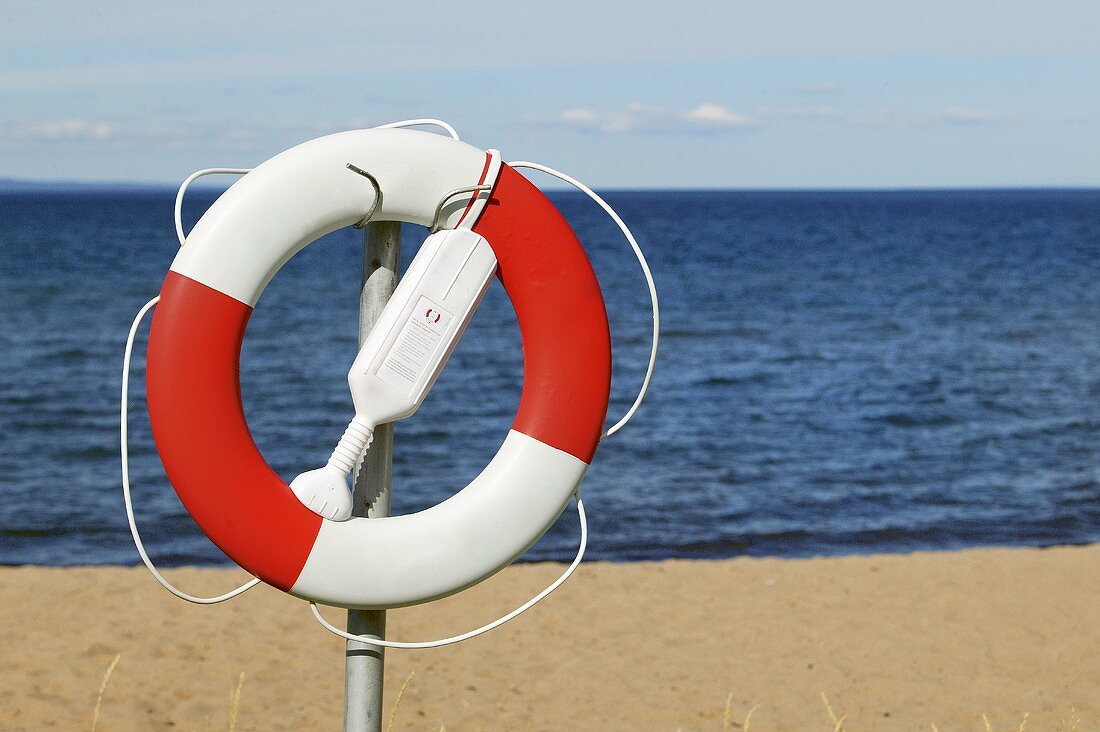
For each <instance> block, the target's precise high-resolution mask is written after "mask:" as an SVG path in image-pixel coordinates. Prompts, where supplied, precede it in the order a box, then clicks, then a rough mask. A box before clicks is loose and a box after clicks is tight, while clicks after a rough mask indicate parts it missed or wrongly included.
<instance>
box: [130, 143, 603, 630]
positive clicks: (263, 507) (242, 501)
mask: <svg viewBox="0 0 1100 732" xmlns="http://www.w3.org/2000/svg"><path fill="white" fill-rule="evenodd" d="M348 162H352V163H355V164H356V165H358V166H361V167H362V168H364V169H368V170H370V171H371V172H372V173H373V174H374V176H375V177H376V178H377V181H378V184H379V186H380V187H381V189H382V191H383V194H384V195H383V196H382V199H381V206H380V208H379V210H378V211H376V212H375V214H374V216H373V219H374V220H388V221H407V222H412V223H417V224H422V225H430V224H431V223H432V220H433V217H434V216H435V215H436V206H437V204H438V203H439V202H440V200H441V199H442V198H444V196H445V195H447V194H448V193H449V192H451V191H453V190H454V189H457V188H462V187H469V186H471V185H473V184H478V183H483V182H484V181H486V180H491V181H493V182H494V187H493V189H492V191H491V194H490V193H483V194H478V193H474V194H470V195H466V196H465V197H460V198H458V199H456V200H455V202H454V203H453V204H451V205H448V206H447V207H445V208H444V209H443V216H442V221H443V224H444V226H445V227H452V226H455V225H457V224H458V222H459V221H465V223H466V225H469V223H470V221H474V222H475V223H474V224H473V230H474V231H475V232H476V233H478V234H480V235H481V236H483V237H485V239H486V240H488V242H489V244H490V245H491V247H492V249H493V252H494V253H495V255H496V257H497V260H498V265H499V269H498V276H499V278H500V280H501V282H502V284H503V285H504V289H505V291H506V292H507V294H508V296H509V298H510V299H511V302H512V305H513V307H514V308H515V311H516V316H517V320H518V322H519V327H520V331H521V334H522V341H523V357H524V382H523V392H522V396H521V399H520V404H519V408H518V411H517V414H516V418H515V422H514V423H513V425H512V429H511V430H510V431H509V433H508V435H507V437H506V438H505V440H504V443H503V445H502V446H501V448H500V450H499V451H498V452H497V454H496V455H495V457H494V458H493V459H492V460H491V461H490V462H489V464H488V465H487V466H486V468H485V469H484V470H483V471H482V473H481V474H480V475H478V476H477V477H476V478H475V479H474V480H473V481H472V482H471V483H470V484H469V485H467V486H466V487H465V488H463V489H462V490H460V491H459V492H458V493H457V494H455V495H454V496H452V497H451V498H449V499H447V500H446V501H443V502H442V503H440V504H438V505H436V506H433V507H432V508H429V509H427V510H424V511H421V512H419V513H415V514H410V515H405V516H396V517H392V518H381V519H365V518H353V519H350V520H347V521H329V520H326V519H323V518H321V517H320V516H318V515H317V514H315V513H313V512H312V511H310V510H308V509H307V508H306V507H305V506H303V505H302V503H301V502H299V500H298V499H297V498H296V497H295V496H294V494H293V493H292V492H291V489H290V487H289V486H288V485H287V484H286V483H285V482H284V481H283V480H282V478H280V477H279V476H278V475H276V474H275V472H274V471H273V470H272V469H271V468H270V467H269V466H268V465H267V463H266V462H265V461H264V459H263V457H262V456H261V455H260V453H259V450H258V449H257V448H256V445H255V443H254V441H253V440H252V436H251V434H250V433H249V430H248V425H247V424H246V422H245V418H244V412H243V408H242V404H241V394H240V377H239V361H240V348H241V343H242V340H243V337H244V332H245V327H246V325H247V323H248V319H249V316H250V315H251V313H252V309H253V307H254V306H255V304H256V302H257V300H258V299H259V297H260V294H261V293H262V292H263V290H264V287H265V286H266V285H267V283H268V282H269V281H270V280H271V278H272V277H273V276H274V275H275V273H276V272H277V271H278V270H279V268H280V267H281V266H282V265H283V264H284V263H285V262H286V261H287V260H288V259H289V258H290V257H291V256H293V255H294V254H295V253H296V252H298V251H299V250H301V249H302V248H303V247H305V246H306V245H307V244H309V243H310V242H312V241H313V240H315V239H317V238H318V237H320V236H322V235H324V234H326V233H329V232H331V231H334V230H336V229H339V228H342V227H344V226H348V225H351V224H354V223H356V222H357V221H359V220H361V219H362V218H363V215H364V212H365V210H366V209H367V208H368V207H369V204H370V202H371V196H372V195H373V193H372V190H371V188H370V187H369V186H368V185H367V184H366V182H365V181H364V179H363V178H361V177H359V176H356V175H351V174H349V173H348V171H347V170H346V167H345V166H346V164H347V163H348ZM498 166H499V170H496V168H498ZM146 382H147V392H148V405H149V415H150V421H151V424H152V429H153V436H154V440H155V442H156V447H157V450H158V452H159V453H160V457H161V460H162V462H163V464H164V467H165V469H166V471H167V474H168V477H169V480H170V481H171V483H172V485H173V487H174V488H175V490H176V492H177V493H178V495H179V497H180V499H181V500H182V502H183V504H184V506H185V507H186V508H187V510H188V512H189V513H190V514H191V516H192V517H193V518H194V519H195V521H196V522H197V523H198V524H199V526H200V527H201V528H202V530H203V531H204V532H205V534H206V535H207V536H208V537H209V538H210V539H211V540H212V541H213V542H214V543H215V544H216V545H217V546H218V547H219V548H221V550H222V551H224V552H225V553H226V554H227V555H228V556H229V557H230V558H232V559H233V560H234V561H235V562H237V563H238V564H239V565H240V566H242V567H243V568H244V569H246V570H247V571H249V572H250V573H252V574H253V575H255V576H257V577H259V578H261V579H263V580H264V581H265V582H267V583H269V584H271V585H273V586H275V587H278V588H279V589H282V590H285V591H287V592H289V593H291V594H293V595H296V596H298V597H302V598H305V599H308V600H313V601H316V602H321V603H324V604H329V605H337V606H343V607H356V608H386V607H400V606H404V605H411V604H416V603H420V602H426V601H428V600H432V599H436V598H440V597H444V596H446V595H449V594H452V593H454V592H458V591H459V590H462V589H464V588H466V587H469V586H471V585H473V584H475V583H477V582H478V581H480V580H482V579H484V578H485V577H487V576H489V575H491V574H493V573H494V572H496V571H498V570H500V569H501V568H503V567H504V566H507V565H508V564H509V563H511V562H512V561H514V560H515V559H516V558H517V557H518V556H519V555H521V554H522V553H523V552H524V551H526V550H527V549H528V548H529V547H530V546H531V545H532V544H533V543H534V542H535V541H537V540H538V539H539V537H541V536H542V534H543V533H545V531H546V530H547V529H548V528H549V526H550V525H551V524H552V523H553V522H554V520H555V519H556V518H557V517H558V516H559V515H560V514H561V512H562V511H563V510H564V508H565V506H566V504H567V503H568V501H569V499H570V497H571V495H572V494H573V493H574V492H575V491H576V489H577V487H578V485H579V484H580V481H581V480H582V478H583V477H584V474H585V471H586V470H587V468H588V464H589V462H590V461H591V459H592V456H593V454H594V453H595V450H596V447H597V445H598V444H599V440H600V437H601V432H602V428H603V422H604V418H605V416H606V412H607V404H608V397H609V391H610V382H611V343H610V334H609V328H608V322H607V314H606V311H605V309H604V302H603V297H602V295H601V293H600V288H599V284H598V282H597V280H596V277H595V273H594V272H593V270H592V267H591V264H590V263H589V261H588V258H587V256H586V255H585V253H584V251H583V249H582V248H581V245H580V242H579V241H578V240H577V238H576V236H575V235H574V233H573V232H572V230H571V229H570V227H569V225H568V224H567V223H566V221H565V219H564V218H563V217H562V216H561V214H560V213H559V212H558V211H557V209H556V208H555V207H554V205H553V204H552V203H551V202H550V201H549V200H548V199H547V198H546V197H545V196H544V195H543V194H542V193H541V192H540V191H539V190H538V189H537V188H536V187H535V186H534V185H532V184H531V183H530V182H528V181H527V179H526V178H524V177H523V176H522V175H520V174H519V173H517V172H516V171H515V170H513V169H512V168H510V167H508V166H507V165H502V164H500V163H499V159H497V158H494V156H492V155H490V154H488V153H486V152H485V151H483V150H479V149H477V148H475V147H472V146H470V145H468V144H466V143H463V142H458V141H455V140H451V139H448V138H444V137H441V136H438V135H433V134H430V133H426V132H417V131H411V130H400V129H375V130H358V131H353V132H344V133H340V134H336V135H330V136H327V137H322V138H319V139H317V140H313V141H311V142H307V143H305V144H302V145H299V146H297V147H295V148H292V149H290V150H288V151H286V152H284V153H281V154H280V155H277V156H275V157H274V158H272V159H270V160H268V161H267V162H265V163H263V164H262V165H260V166H259V167H258V168H256V169H255V170H254V171H252V172H251V173H249V174H247V175H246V176H245V177H243V178H242V179H240V180H239V181H238V182H237V183H235V184H234V185H233V186H232V187H231V188H230V189H229V190H227V191H226V192H225V193H224V194H223V195H222V196H221V197H220V198H219V199H218V200H217V201H216V202H215V203H214V204H213V206H211V208H210V209H209V210H208V211H207V212H206V214H205V215H204V216H203V217H202V219H201V220H200V221H199V222H198V224H196V226H195V228H194V230H193V231H192V232H191V234H190V235H189V236H188V237H187V243H186V246H184V247H182V248H181V249H180V252H179V254H178V255H177V256H176V258H175V260H174V261H173V263H172V266H171V268H170V271H169V273H168V275H167V277H166V279H165V281H164V285H163V287H162V289H161V293H160V302H159V304H158V305H157V309H156V312H155V315H154V317H153V325H152V330H151V333H150V336H149V346H148V359H147V366H146Z"/></svg>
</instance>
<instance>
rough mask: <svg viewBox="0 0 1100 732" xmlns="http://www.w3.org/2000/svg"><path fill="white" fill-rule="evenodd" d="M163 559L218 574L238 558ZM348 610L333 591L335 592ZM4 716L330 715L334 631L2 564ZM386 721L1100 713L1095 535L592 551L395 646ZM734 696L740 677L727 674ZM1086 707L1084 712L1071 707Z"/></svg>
mask: <svg viewBox="0 0 1100 732" xmlns="http://www.w3.org/2000/svg"><path fill="white" fill-rule="evenodd" d="M559 571H560V567H559V566H557V565H552V564H535V565H522V566H518V567H513V568H510V569H508V570H506V571H505V572H503V573H501V574H500V575H498V576H497V577H494V578H493V579H492V580H490V581H489V582H487V583H485V584H483V585H482V586H480V587H477V588H474V589H473V590H470V591H468V592H466V593H463V594H462V595H460V596H458V597H454V598H450V599H448V600H445V601H443V602H440V603H437V604H435V605H431V606H427V607H421V608H411V609H405V610H398V611H394V612H392V613H391V614H390V633H391V636H392V637H396V638H401V639H427V638H433V637H440V636H443V635H449V634H452V633H455V632H458V631H461V630H466V629H468V628H471V627H474V626H476V625H478V624H480V623H483V622H485V621H487V620H490V619H492V618H494V617H496V616H497V615H498V614H499V613H501V612H503V611H506V610H508V609H511V608H512V607H513V606H515V605H517V604H519V603H520V602H522V601H523V600H524V599H526V598H527V597H528V596H529V595H530V594H532V592H533V591H535V590H537V589H538V588H540V587H541V586H543V584H544V583H546V582H548V581H549V580H550V579H552V578H553V577H554V576H556V574H557V573H558V572H559ZM170 576H171V578H172V579H173V580H174V581H176V582H178V583H179V584H181V585H183V586H184V587H186V588H189V589H190V590H192V591H195V592H210V593H213V592H221V591H224V590H225V589H228V588H229V587H230V586H232V585H233V583H234V582H236V581H238V580H239V579H240V578H241V577H242V573H241V572H239V571H235V570H233V571H231V570H210V569H182V570H177V571H173V572H170ZM329 617H330V618H334V619H335V618H339V617H341V614H340V612H339V611H330V612H329ZM0 618H2V621H3V625H4V628H5V630H6V634H7V637H6V639H5V642H4V644H3V646H2V648H3V651H2V653H3V657H2V659H0V661H2V670H0V729H4V730H39V729H49V728H57V729H66V730H69V729H88V728H89V727H90V725H91V720H92V713H93V708H94V706H95V702H96V696H97V691H98V689H99V686H100V682H101V679H102V677H103V674H104V671H105V670H106V668H107V666H108V664H109V663H110V662H111V660H112V659H113V658H114V657H115V655H116V654H121V659H120V661H119V663H118V665H117V667H116V669H115V671H114V673H113V675H112V677H111V679H110V682H109V684H108V686H107V689H106V692H105V694H104V696H103V700H102V707H101V710H100V720H99V729H100V730H145V729H169V728H171V729H200V730H201V729H203V728H204V726H205V725H207V724H209V725H210V727H211V728H213V729H225V728H226V727H227V723H228V709H229V696H230V691H231V689H232V688H233V687H234V686H235V685H236V684H237V681H238V678H239V674H241V673H244V682H243V685H242V687H241V690H240V702H239V706H238V718H237V729H239V730H271V729H296V730H302V729H325V730H337V729H340V728H341V721H342V716H341V715H342V695H343V644H342V641H340V640H339V639H337V638H335V637H333V636H331V635H329V634H328V633H326V632H325V631H323V630H322V629H321V628H320V627H319V626H317V625H316V624H315V623H314V621H313V620H312V618H311V617H310V615H309V611H308V607H307V606H306V605H305V604H304V603H301V602H299V601H297V600H294V599H292V598H290V597H288V596H286V595H283V594H282V593H280V592H278V591H275V590H272V589H270V588H268V587H266V586H261V587H259V588H256V589H255V590H253V591H252V592H250V593H248V594H246V595H245V596H243V597H241V598H239V599H237V600H235V601H232V602H230V603H228V604H225V605H220V606H214V607H198V606H193V605H188V604H185V603H183V602H180V601H178V600H175V599H174V598H173V597H171V596H170V595H168V594H167V593H166V592H164V591H163V590H162V589H161V588H160V587H159V586H158V585H156V584H155V583H154V581H153V580H152V579H151V578H150V577H149V576H148V575H147V574H146V573H145V570H144V569H141V568H118V567H106V568H78V569H53V568H40V567H19V568H3V569H0ZM387 657H388V661H387V663H388V675H387V678H386V694H387V697H386V699H387V701H386V709H385V714H386V715H387V716H388V715H389V713H390V709H391V707H392V704H393V700H394V698H395V696H396V694H397V690H398V688H399V687H400V685H401V683H402V681H404V680H405V678H406V677H407V675H408V674H409V673H410V672H411V671H415V672H416V673H415V676H414V677H413V679H412V681H411V682H410V683H409V685H408V688H407V690H406V691H405V694H404V697H403V699H402V701H401V703H400V705H399V707H398V709H397V712H396V717H395V720H394V729H400V730H406V729H407V730H414V729H415V730H438V729H440V727H441V726H442V725H446V729H447V730H450V731H452V732H454V731H457V730H478V729H484V730H669V732H672V731H674V730H677V729H683V730H685V731H686V730H720V729H722V726H723V717H724V712H725V707H726V701H727V698H729V700H730V711H731V717H732V719H731V720H730V723H729V729H732V730H740V729H742V728H743V727H742V725H743V723H744V719H745V715H746V714H747V712H748V711H749V710H750V708H752V707H753V706H754V705H757V704H759V706H758V707H757V708H756V711H755V713H754V714H753V716H752V719H751V727H752V729H753V730H833V729H834V728H835V726H836V725H835V724H834V723H833V722H832V721H831V720H830V718H829V713H828V711H827V710H826V708H825V705H824V704H823V702H822V700H821V694H822V692H824V694H825V695H826V696H827V698H828V700H829V702H830V704H831V706H832V708H833V710H834V711H835V713H836V715H837V716H838V717H839V716H841V715H846V717H845V720H844V724H843V728H844V729H846V730H853V731H858V730H931V729H932V724H933V723H935V724H936V725H937V726H938V729H939V730H941V731H942V732H951V731H953V730H975V731H976V732H981V731H982V730H984V729H985V726H984V722H983V720H982V716H981V715H982V714H983V713H985V714H986V715H987V716H988V719H989V721H990V724H991V726H992V728H993V729H995V730H1007V729H1011V730H1016V729H1017V728H1018V727H1019V724H1020V721H1021V719H1022V718H1023V716H1024V714H1025V713H1027V714H1029V715H1030V717H1029V719H1028V723H1027V729H1028V730H1061V729H1067V730H1068V729H1073V728H1074V724H1076V729H1078V730H1090V729H1100V545H1096V546H1091V547H1080V548H1073V547H1068V548H1056V549H1043V550H1040V549H983V550H970V551H962V552H954V553H923V554H914V555H892V556H864V557H844V558H829V559H806V560H781V559H733V560H728V561H706V562H687V561H670V562H658V563H639V564H605V563H592V564H586V565H584V566H583V567H582V568H581V570H580V571H579V572H578V574H577V576H576V577H575V578H574V579H573V580H571V581H570V583H568V584H566V585H565V586H564V587H563V588H562V589H561V590H559V591H558V593H557V594H555V595H553V596H551V597H550V598H549V599H548V600H547V601H546V602H544V603H543V604H542V605H540V606H539V607H537V608H535V609H534V610H532V611H531V612H529V613H528V614H526V615H524V616H523V617H521V618H520V619H518V620H516V621H514V622H513V623H511V624H509V625H506V626H504V627H503V628H501V629H499V630H497V631H495V632H494V633H492V634H490V635H488V636H483V637H481V638H477V639H474V640H472V641H469V642H466V643H464V644H461V645H459V646H456V647H450V648H446V649H440V650H431V651H390V652H388V654H387ZM731 694H732V696H729V695H731ZM1075 720H1079V721H1075Z"/></svg>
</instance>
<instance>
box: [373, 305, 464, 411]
mask: <svg viewBox="0 0 1100 732" xmlns="http://www.w3.org/2000/svg"><path fill="white" fill-rule="evenodd" d="M452 317H453V316H452V315H451V313H449V312H447V311H446V310H444V309H443V308H442V307H440V306H439V304H438V303H434V302H432V301H431V300H429V299H428V298H426V297H423V296H422V297H421V298H420V300H419V301H418V302H417V304H416V307H415V308H414V309H413V311H412V314H411V315H409V319H408V320H407V321H405V325H404V326H403V327H402V328H401V333H400V334H398V336H397V340H395V341H394V342H393V348H391V349H390V352H389V354H387V355H386V359H385V360H384V361H382V365H381V366H380V367H379V368H378V378H380V379H382V381H384V382H386V383H387V384H389V385H390V386H392V387H394V388H395V389H397V390H398V391H401V392H402V393H405V394H411V393H412V391H413V389H414V388H415V387H416V383H417V382H418V381H420V377H421V376H423V375H424V372H425V371H426V370H427V369H428V367H429V366H431V365H432V364H433V363H434V361H433V358H432V357H433V356H435V354H436V351H437V350H438V349H439V341H440V340H442V339H443V335H444V333H446V332H447V325H448V324H450V322H451V318H452Z"/></svg>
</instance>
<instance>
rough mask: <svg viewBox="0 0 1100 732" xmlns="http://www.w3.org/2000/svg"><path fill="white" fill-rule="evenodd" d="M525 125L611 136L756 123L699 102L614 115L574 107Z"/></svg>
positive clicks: (633, 107) (636, 108)
mask: <svg viewBox="0 0 1100 732" xmlns="http://www.w3.org/2000/svg"><path fill="white" fill-rule="evenodd" d="M528 121H529V122H531V123H533V124H535V125H540V126H547V125H549V126H556V127H570V128H573V129H577V130H586V131H589V132H602V133H605V134H612V135H614V134H626V133H630V132H650V133H652V132H665V133H675V132H716V131H719V130H733V129H744V128H748V127H753V126H755V125H757V124H759V122H760V121H759V120H758V119H757V118H756V117H753V116H752V115H749V114H745V113H743V112H736V111H734V110H732V109H729V108H728V107H725V106H723V105H721V104H714V103H712V102H703V103H701V104H699V105H698V106H696V107H693V108H690V109H670V108H667V107H649V106H646V105H644V104H638V103H634V104H630V105H627V107H626V108H625V109H622V110H618V111H597V110H594V109H591V108H590V107H574V108H572V109H567V110H565V111H564V112H562V113H560V114H558V115H557V116H555V117H552V118H549V119H546V118H531V119H529V120H528Z"/></svg>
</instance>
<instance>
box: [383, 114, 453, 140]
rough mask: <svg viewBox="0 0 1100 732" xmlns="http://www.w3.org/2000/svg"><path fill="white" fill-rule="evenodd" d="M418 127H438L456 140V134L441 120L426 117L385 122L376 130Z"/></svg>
mask: <svg viewBox="0 0 1100 732" xmlns="http://www.w3.org/2000/svg"><path fill="white" fill-rule="evenodd" d="M420 125H431V126H433V127H439V128H442V129H444V130H446V131H447V134H448V135H450V136H451V139H452V140H458V139H459V137H458V132H457V131H456V130H455V128H454V127H451V126H450V125H449V124H447V123H446V122H444V121H443V120H441V119H434V118H431V117H426V118H424V119H403V120H401V121H400V122H387V123H386V124H384V125H378V126H377V127H375V129H376V130H384V129H387V128H391V127H418V126H420Z"/></svg>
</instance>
